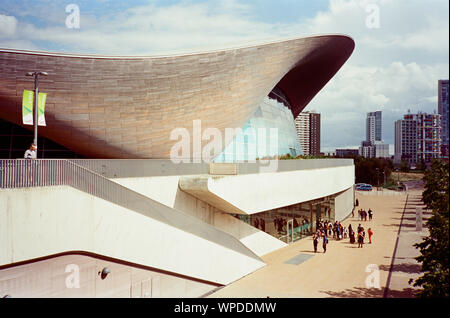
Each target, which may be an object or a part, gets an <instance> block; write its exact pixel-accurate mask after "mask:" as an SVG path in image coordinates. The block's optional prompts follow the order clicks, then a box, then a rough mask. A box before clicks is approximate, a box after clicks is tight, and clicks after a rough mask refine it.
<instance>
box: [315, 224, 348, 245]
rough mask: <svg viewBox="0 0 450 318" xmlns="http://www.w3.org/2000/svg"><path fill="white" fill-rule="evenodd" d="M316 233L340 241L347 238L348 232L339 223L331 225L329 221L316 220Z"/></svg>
mask: <svg viewBox="0 0 450 318" xmlns="http://www.w3.org/2000/svg"><path fill="white" fill-rule="evenodd" d="M316 228H317V231H319V232H321V233H322V234H324V235H327V236H331V235H333V238H334V239H336V240H338V241H339V240H342V239H343V238H347V236H348V230H347V228H345V227H343V226H342V224H341V223H340V222H339V221H336V222H334V223H331V221H324V220H318V221H317V223H316Z"/></svg>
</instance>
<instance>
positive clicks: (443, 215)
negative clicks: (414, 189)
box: [411, 160, 450, 298]
mask: <svg viewBox="0 0 450 318" xmlns="http://www.w3.org/2000/svg"><path fill="white" fill-rule="evenodd" d="M448 168H449V166H448V162H443V161H440V160H434V161H433V162H432V164H431V168H430V169H429V170H428V171H427V172H426V173H425V176H424V181H425V182H426V184H425V191H424V192H423V193H422V201H423V202H424V203H425V205H426V206H427V209H431V210H432V211H433V215H432V216H431V217H430V218H429V219H428V221H427V223H426V225H427V227H428V229H429V232H430V235H429V236H428V237H426V238H424V239H423V241H422V242H421V243H417V244H414V246H415V247H416V248H418V249H420V253H421V255H420V256H418V257H416V260H417V261H419V262H420V263H422V268H421V271H422V272H424V274H423V275H422V276H421V277H419V278H418V279H416V280H415V281H414V284H413V286H420V287H422V288H423V289H422V290H421V291H420V292H419V293H418V296H419V297H427V298H428V297H447V298H448V297H449V290H450V289H449V263H448V255H449V244H448V243H449V201H448V198H449V192H448V185H449V184H448V182H449V170H448ZM411 282H412V280H411Z"/></svg>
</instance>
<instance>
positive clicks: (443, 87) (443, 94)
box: [438, 80, 449, 157]
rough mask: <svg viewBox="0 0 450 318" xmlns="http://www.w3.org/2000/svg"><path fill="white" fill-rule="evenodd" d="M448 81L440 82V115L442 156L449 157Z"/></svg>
mask: <svg viewBox="0 0 450 318" xmlns="http://www.w3.org/2000/svg"><path fill="white" fill-rule="evenodd" d="M448 90H449V85H448V80H439V81H438V113H439V115H441V126H442V131H441V137H442V144H441V156H443V157H448V145H449V140H448V125H449V122H448V121H449V119H448V115H449V113H448Z"/></svg>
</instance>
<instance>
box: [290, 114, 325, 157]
mask: <svg viewBox="0 0 450 318" xmlns="http://www.w3.org/2000/svg"><path fill="white" fill-rule="evenodd" d="M295 126H296V128H297V134H298V138H299V139H300V146H301V148H302V151H303V154H304V155H313V156H319V155H320V114H319V113H316V112H314V111H306V112H301V113H300V114H299V115H298V116H297V118H296V119H295Z"/></svg>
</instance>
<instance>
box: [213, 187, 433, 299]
mask: <svg viewBox="0 0 450 318" xmlns="http://www.w3.org/2000/svg"><path fill="white" fill-rule="evenodd" d="M356 197H357V198H358V200H359V207H358V208H357V209H361V208H362V209H365V210H366V211H367V210H368V209H369V208H371V209H372V210H373V212H374V215H373V220H372V221H365V222H364V221H358V220H357V210H355V217H352V216H351V215H350V216H349V217H348V218H347V219H346V220H344V221H343V222H341V223H342V224H343V225H344V226H348V225H349V224H352V227H353V229H356V228H357V226H358V224H359V223H361V224H362V226H363V227H364V229H365V231H366V233H367V230H368V228H369V227H370V228H372V230H373V232H374V235H373V237H372V242H373V243H372V244H368V239H366V240H365V244H364V247H363V248H357V244H350V243H349V239H348V238H347V239H343V240H341V241H336V240H334V239H332V238H330V240H329V244H328V247H327V252H326V253H323V249H322V244H321V242H320V243H319V248H318V253H314V249H313V242H312V238H311V237H308V238H305V239H303V240H300V241H297V242H295V243H292V244H290V245H289V246H286V247H284V248H282V249H279V250H277V251H274V252H272V253H269V254H267V255H265V256H263V257H262V259H263V260H264V262H265V263H266V264H267V266H265V267H264V268H262V269H260V270H258V271H256V272H254V273H252V274H250V275H247V276H246V277H243V278H241V279H240V280H238V281H236V282H234V283H232V284H230V285H228V286H225V287H223V288H221V289H219V290H218V291H216V292H215V293H212V294H211V295H209V296H208V297H213V298H216V297H224V298H226V297H239V298H248V297H263V298H265V297H271V298H278V297H295V298H301V297H383V296H384V291H385V288H386V286H387V282H388V279H390V282H389V283H390V286H389V290H388V295H387V296H388V297H410V296H411V295H412V287H411V286H409V285H408V282H407V280H408V279H409V277H411V278H412V277H415V276H414V275H409V274H411V273H410V272H411V271H416V269H417V264H412V263H411V258H412V257H413V256H415V254H414V253H413V252H412V249H411V248H409V245H411V244H413V243H414V242H418V241H420V239H418V236H417V235H415V236H413V235H412V234H407V232H404V231H407V230H409V231H411V230H412V229H411V228H410V225H409V224H410V223H409V222H410V221H412V220H405V221H404V222H403V224H404V226H403V225H402V231H401V234H400V238H401V239H400V240H399V243H398V244H397V235H398V233H399V226H400V223H401V222H402V216H403V211H404V208H405V203H406V198H407V195H406V194H404V195H402V196H388V197H383V196H364V195H360V194H358V193H357V194H356ZM416 199H417V196H414V200H416ZM414 200H412V201H410V202H409V203H408V205H407V210H406V213H405V217H408V218H410V217H412V216H409V213H410V208H411V209H412V208H413V206H414V204H417V202H416V201H414ZM414 209H415V207H414ZM414 220H415V219H414ZM424 233H425V232H424ZM424 233H421V235H423V234H424ZM408 235H409V236H408ZM366 237H367V236H366ZM417 239H418V240H417ZM415 240H416V241H415ZM396 245H397V249H396ZM394 250H396V254H395V255H396V259H395V260H394V263H393V264H394V266H393V272H392V274H391V275H389V273H390V270H391V265H392V259H393V255H394ZM414 250H415V249H414ZM299 255H301V256H299ZM305 255H309V257H305ZM401 257H403V258H401ZM404 257H407V259H405V258H404ZM296 260H300V261H296ZM406 262H407V263H406ZM403 263H405V264H406V265H402V264H403ZM373 264H375V267H377V268H378V269H379V286H377V285H376V279H375V280H374V279H372V280H369V282H370V283H371V285H367V284H366V279H367V278H368V276H369V275H372V276H371V277H374V276H373V275H374V273H373V268H375V267H374V265H373ZM413 265H414V268H413V267H411V266H413ZM366 270H367V271H366ZM375 275H376V273H375ZM405 280H406V283H405ZM371 286H372V287H371ZM376 287H379V288H376Z"/></svg>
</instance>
